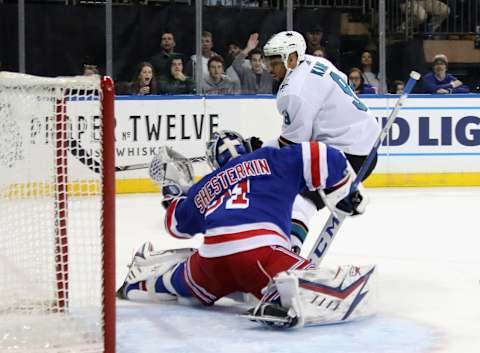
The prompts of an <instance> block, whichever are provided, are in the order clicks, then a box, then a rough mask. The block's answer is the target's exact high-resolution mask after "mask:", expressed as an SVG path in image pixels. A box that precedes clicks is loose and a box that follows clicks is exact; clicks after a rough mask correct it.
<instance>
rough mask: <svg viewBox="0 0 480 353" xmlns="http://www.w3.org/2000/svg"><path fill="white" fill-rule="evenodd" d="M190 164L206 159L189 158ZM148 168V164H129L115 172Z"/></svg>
mask: <svg viewBox="0 0 480 353" xmlns="http://www.w3.org/2000/svg"><path fill="white" fill-rule="evenodd" d="M188 159H189V160H190V162H192V163H199V162H205V161H206V160H207V158H206V157H205V156H200V157H191V158H188ZM149 167H150V163H139V164H131V165H123V166H117V167H115V171H116V172H125V171H129V170H138V169H148V168H149Z"/></svg>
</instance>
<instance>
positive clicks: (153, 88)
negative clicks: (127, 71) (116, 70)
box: [118, 61, 157, 96]
mask: <svg viewBox="0 0 480 353" xmlns="http://www.w3.org/2000/svg"><path fill="white" fill-rule="evenodd" d="M118 91H119V92H118V93H119V94H129V95H134V96H146V95H150V94H157V81H156V78H155V71H154V69H153V66H152V64H150V63H149V62H146V61H145V62H141V63H140V64H139V65H138V67H137V69H136V70H135V76H134V77H133V80H132V81H131V82H128V83H127V85H126V87H125V88H123V92H122V89H121V88H120V89H119V90H118Z"/></svg>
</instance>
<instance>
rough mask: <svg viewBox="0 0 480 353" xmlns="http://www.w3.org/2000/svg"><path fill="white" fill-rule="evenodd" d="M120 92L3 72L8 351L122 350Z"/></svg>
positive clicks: (3, 318)
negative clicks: (118, 302)
mask: <svg viewBox="0 0 480 353" xmlns="http://www.w3.org/2000/svg"><path fill="white" fill-rule="evenodd" d="M114 126H115V124H114V86H113V81H112V80H111V79H110V78H109V77H100V76H89V77H86V76H78V77H60V78H46V77H38V76H31V75H24V74H17V73H8V72H0V281H1V283H2V288H1V289H0V351H12V352H32V353H34V352H49V353H50V352H71V353H75V352H88V353H94V352H102V353H114V352H115V195H114V193H115V175H114V173H115V160H114V143H115V142H114V140H115V138H114Z"/></svg>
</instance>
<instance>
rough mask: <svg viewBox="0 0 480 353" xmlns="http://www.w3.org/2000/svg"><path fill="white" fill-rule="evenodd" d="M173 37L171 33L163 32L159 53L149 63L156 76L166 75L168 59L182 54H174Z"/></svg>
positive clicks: (168, 67) (168, 68)
mask: <svg viewBox="0 0 480 353" xmlns="http://www.w3.org/2000/svg"><path fill="white" fill-rule="evenodd" d="M175 45H176V43H175V36H174V35H173V33H171V32H163V33H162V39H161V42H160V48H161V49H160V53H158V54H156V55H154V56H153V57H152V58H151V59H150V62H151V63H152V66H153V68H154V72H155V73H156V75H158V76H165V75H168V73H169V70H170V66H169V63H170V59H171V58H172V57H180V56H183V54H180V53H176V52H175Z"/></svg>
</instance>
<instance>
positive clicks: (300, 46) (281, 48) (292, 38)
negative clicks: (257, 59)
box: [263, 31, 307, 69]
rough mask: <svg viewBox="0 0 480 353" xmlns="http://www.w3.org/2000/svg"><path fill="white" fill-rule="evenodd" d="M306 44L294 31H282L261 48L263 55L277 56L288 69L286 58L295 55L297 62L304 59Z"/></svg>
mask: <svg viewBox="0 0 480 353" xmlns="http://www.w3.org/2000/svg"><path fill="white" fill-rule="evenodd" d="M306 50H307V44H306V43H305V39H304V38H303V36H302V35H301V34H300V33H298V32H295V31H284V32H279V33H277V34H275V35H273V36H272V37H271V38H270V39H269V40H268V42H267V44H265V46H264V47H263V54H264V55H265V56H266V57H268V56H277V55H279V56H280V57H281V58H282V61H283V63H284V65H285V68H287V69H288V56H289V55H290V54H291V53H297V55H298V62H301V61H303V60H304V59H305V51H306Z"/></svg>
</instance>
